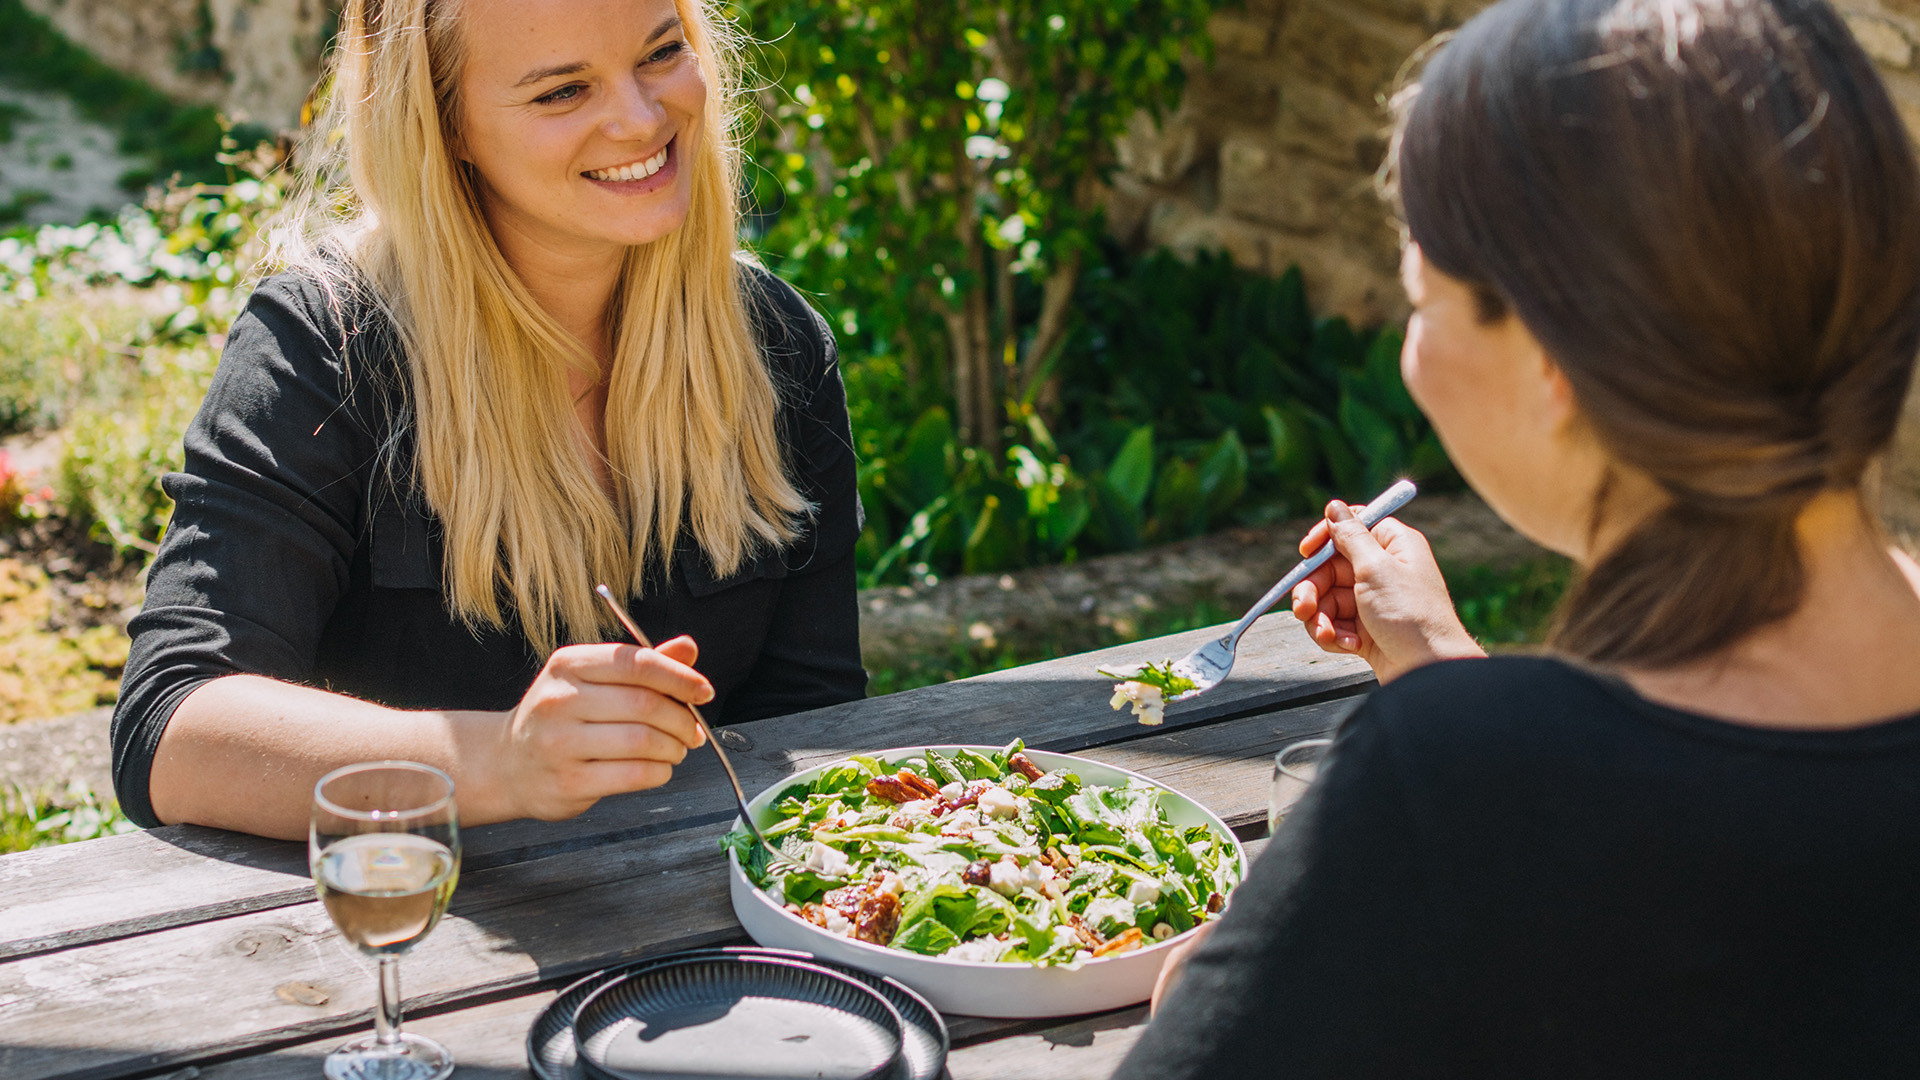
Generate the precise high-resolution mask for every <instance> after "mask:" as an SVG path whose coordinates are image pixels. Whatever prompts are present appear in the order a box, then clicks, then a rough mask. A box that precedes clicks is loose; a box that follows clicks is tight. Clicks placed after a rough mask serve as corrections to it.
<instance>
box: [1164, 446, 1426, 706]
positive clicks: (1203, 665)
mask: <svg viewBox="0 0 1920 1080" xmlns="http://www.w3.org/2000/svg"><path fill="white" fill-rule="evenodd" d="M1417 493H1418V489H1417V488H1415V487H1414V486H1413V481H1411V480H1402V481H1400V482H1399V483H1397V484H1395V485H1393V486H1392V487H1390V488H1388V489H1387V490H1385V491H1383V492H1381V493H1380V497H1379V498H1377V499H1375V500H1373V501H1372V502H1370V503H1368V504H1367V505H1365V506H1363V507H1361V508H1360V512H1359V514H1358V515H1357V516H1358V517H1359V518H1360V520H1361V521H1363V522H1365V523H1366V526H1367V528H1369V529H1371V528H1373V527H1374V526H1375V525H1378V524H1380V522H1381V521H1382V520H1384V519H1385V518H1387V517H1388V516H1389V515H1391V514H1392V513H1393V512H1394V511H1395V510H1398V509H1400V508H1401V507H1403V506H1405V505H1407V503H1408V502H1410V501H1411V500H1412V499H1413V497H1414V495H1415V494H1417ZM1331 558H1333V541H1332V540H1328V541H1327V542H1326V543H1325V544H1323V545H1321V547H1320V550H1319V551H1316V552H1314V553H1313V554H1312V555H1309V556H1307V557H1306V558H1305V559H1302V560H1301V561H1300V564H1299V565H1298V566H1295V567H1294V568H1293V569H1291V570H1289V571H1287V576H1286V577H1283V578H1281V579H1280V580H1279V581H1278V582H1276V583H1275V584H1274V586H1273V588H1271V589H1268V590H1267V594H1266V595H1265V596H1262V597H1261V598H1260V600H1259V602H1257V603H1255V604H1254V605H1253V606H1252V607H1251V608H1248V609H1247V613H1246V614H1245V615H1242V616H1240V621H1239V622H1237V623H1234V624H1233V629H1231V630H1229V631H1227V633H1226V636H1225V637H1221V638H1217V639H1215V640H1213V641H1209V642H1207V643H1206V644H1205V645H1202V646H1200V647H1199V648H1197V649H1195V650H1193V651H1192V652H1190V653H1188V654H1187V655H1185V656H1183V657H1181V658H1180V659H1178V660H1175V661H1174V662H1173V672H1174V674H1176V675H1183V676H1185V677H1187V678H1189V679H1192V680H1193V682H1194V687H1193V689H1191V690H1183V691H1181V692H1180V693H1178V694H1176V695H1174V696H1173V697H1170V698H1168V699H1167V701H1168V702H1175V701H1185V700H1187V699H1188V698H1190V697H1194V696H1196V695H1199V694H1204V693H1206V692H1207V691H1209V690H1211V689H1213V688H1214V687H1216V686H1219V685H1220V682H1221V680H1223V679H1225V678H1226V677H1227V673H1228V672H1230V671H1232V670H1233V655H1234V650H1235V649H1237V648H1239V646H1240V635H1242V634H1244V633H1246V632H1247V629H1248V628H1249V627H1251V626H1252V625H1253V623H1254V620H1256V619H1258V618H1259V617H1260V616H1262V615H1265V614H1266V613H1267V609H1268V608H1270V607H1272V606H1273V605H1275V604H1277V603H1279V602H1280V598H1281V597H1283V596H1285V595H1287V594H1288V593H1291V592H1292V591H1293V587H1294V586H1295V585H1298V584H1300V583H1301V582H1302V581H1305V580H1306V579H1307V575H1308V574H1311V573H1313V572H1314V571H1315V570H1318V569H1320V567H1322V566H1324V565H1326V561H1327V560H1328V559H1331Z"/></svg>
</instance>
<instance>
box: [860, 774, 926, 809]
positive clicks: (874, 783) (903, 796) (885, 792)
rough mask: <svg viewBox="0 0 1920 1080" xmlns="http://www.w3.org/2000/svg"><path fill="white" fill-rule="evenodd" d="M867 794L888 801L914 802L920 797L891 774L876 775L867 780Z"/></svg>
mask: <svg viewBox="0 0 1920 1080" xmlns="http://www.w3.org/2000/svg"><path fill="white" fill-rule="evenodd" d="M867 794H869V795H871V796H873V797H874V798H876V799H885V800H887V801H888V802H890V803H907V802H914V801H915V800H917V799H919V798H921V796H920V795H918V794H916V793H915V792H914V790H913V789H912V788H910V787H908V786H907V785H905V784H903V783H901V782H900V781H899V779H898V778H896V777H892V776H876V777H874V778H873V779H871V780H869V781H867Z"/></svg>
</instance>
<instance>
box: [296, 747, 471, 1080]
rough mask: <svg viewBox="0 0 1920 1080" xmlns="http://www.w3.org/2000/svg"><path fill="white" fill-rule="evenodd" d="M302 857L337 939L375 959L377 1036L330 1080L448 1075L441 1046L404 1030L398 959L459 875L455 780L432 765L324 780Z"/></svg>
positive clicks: (422, 1079)
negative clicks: (377, 975) (307, 862)
mask: <svg viewBox="0 0 1920 1080" xmlns="http://www.w3.org/2000/svg"><path fill="white" fill-rule="evenodd" d="M308 856H309V859H310V860H311V863H312V866H313V883H314V888H315V889H316V890H317V891H318V892H319V894H320V901H321V903H322V904H324V905H325V906H326V909H327V914H328V915H329V916H330V917H331V918H332V919H333V925H334V926H335V927H336V928H338V929H339V931H340V936H341V937H343V938H345V939H346V940H347V941H348V942H350V943H351V944H353V945H354V946H355V947H356V948H358V949H359V950H360V951H361V952H363V953H366V954H367V955H369V956H373V957H376V958H377V959H378V961H379V965H380V1010H379V1012H378V1013H376V1014H375V1020H374V1031H373V1034H371V1035H368V1036H364V1037H362V1038H359V1039H356V1040H354V1041H353V1042H350V1043H347V1044H346V1045H345V1046H342V1047H340V1048H338V1049H336V1050H335V1051H334V1052H333V1053H332V1054H330V1055H328V1056H327V1060H326V1066H325V1072H326V1075H327V1076H328V1077H329V1078H331V1080H444V1078H445V1077H446V1076H448V1075H449V1074H451V1073H452V1072H453V1055H452V1054H451V1053H449V1052H448V1051H447V1048H446V1047H444V1046H441V1045H440V1044H439V1043H437V1042H434V1041H433V1040H432V1039H429V1038H426V1037H424V1036H421V1035H409V1034H407V1033H405V1032H403V1031H401V1030H400V955H401V954H402V953H404V952H406V951H407V950H408V949H410V948H412V947H413V945H414V943H415V942H417V941H419V940H420V939H421V938H423V937H426V936H427V933H428V931H430V930H432V929H433V927H434V924H436V923H438V922H439V921H440V916H441V914H442V913H444V912H445V911H446V910H447V901H448V900H450V899H451V898H452V897H453V889H454V885H455V884H456V883H457V882H458V881H459V878H460V824H459V815H458V814H457V812H456V811H455V809H454V803H453V781H452V780H451V779H449V778H448V777H447V774H446V773H443V772H441V771H440V770H439V769H436V768H434V767H432V766H431V765H420V764H416V763H414V762H410V761H372V762H366V763H364V764H360V765H348V766H346V767H345V768H342V769H336V770H334V771H333V772H330V773H328V774H327V775H326V776H324V777H322V778H321V780H320V783H319V784H317V785H315V787H314V791H313V828H312V831H311V833H310V834H309V840H308Z"/></svg>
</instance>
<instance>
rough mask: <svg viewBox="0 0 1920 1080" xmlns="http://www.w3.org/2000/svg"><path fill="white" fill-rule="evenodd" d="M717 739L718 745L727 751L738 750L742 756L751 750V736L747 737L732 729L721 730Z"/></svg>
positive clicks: (743, 733)
mask: <svg viewBox="0 0 1920 1080" xmlns="http://www.w3.org/2000/svg"><path fill="white" fill-rule="evenodd" d="M719 739H720V745H722V746H724V747H726V748H727V749H729V750H738V751H739V752H741V753H743V754H744V753H746V752H747V751H749V750H751V749H753V736H751V735H748V734H747V733H746V732H744V731H735V730H734V729H732V728H721V729H720V733H719Z"/></svg>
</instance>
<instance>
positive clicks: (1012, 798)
mask: <svg viewBox="0 0 1920 1080" xmlns="http://www.w3.org/2000/svg"><path fill="white" fill-rule="evenodd" d="M1163 794H1164V792H1163V791H1162V789H1160V788H1158V787H1153V786H1149V785H1145V784H1141V783H1138V782H1132V783H1128V784H1126V785H1123V786H1108V785H1102V784H1084V783H1082V782H1081V780H1080V777H1079V776H1077V775H1075V774H1074V773H1073V772H1071V771H1069V770H1065V769H1057V770H1054V771H1051V772H1049V771H1045V770H1042V769H1041V768H1039V766H1037V765H1035V764H1034V762H1033V761H1032V760H1031V759H1030V758H1028V757H1027V755H1026V754H1025V753H1024V752H1023V747H1022V745H1021V743H1020V742H1019V741H1018V740H1015V741H1014V742H1013V744H1012V745H1010V746H1007V747H1006V748H1004V749H1002V750H1000V751H998V752H994V753H982V752H979V751H974V750H969V749H965V748H962V749H960V750H957V751H954V752H953V753H951V754H945V753H941V752H938V751H935V750H924V751H918V752H915V753H912V754H911V755H909V756H907V757H905V758H903V759H901V760H897V761H891V762H886V761H880V760H878V759H876V758H872V757H865V756H860V755H855V756H853V757H851V758H849V759H847V760H846V761H842V762H839V763H836V764H834V765H833V766H831V767H829V768H827V769H826V770H824V771H823V772H821V773H820V775H819V776H818V777H817V778H816V779H814V780H813V781H812V782H811V783H806V784H796V785H794V786H793V787H791V788H789V789H787V790H786V791H784V792H781V793H780V797H779V798H777V799H776V800H774V803H773V811H774V815H775V816H774V818H773V819H772V823H771V824H770V825H768V826H765V827H763V830H762V831H763V832H765V834H766V836H767V840H768V841H769V842H770V843H772V844H774V845H776V846H777V847H779V848H780V849H781V851H782V852H783V853H785V854H787V855H791V856H793V858H794V859H795V860H797V861H798V862H799V863H801V864H802V866H796V865H793V864H789V863H783V862H780V861H778V860H775V859H773V858H771V857H770V856H769V855H768V854H767V852H766V850H765V849H763V848H761V847H760V845H758V844H756V843H754V841H753V837H752V835H751V834H749V833H747V832H746V831H745V830H744V829H736V830H734V831H733V832H730V833H728V834H727V835H726V837H725V838H724V839H723V840H722V841H721V844H722V846H723V847H726V848H730V849H731V850H732V851H733V852H734V853H735V855H736V856H737V857H738V858H739V860H740V864H741V866H742V867H743V868H744V869H745V871H746V874H747V876H748V878H749V880H751V881H752V882H753V883H754V884H755V885H756V886H758V887H759V888H761V889H762V890H764V891H765V892H766V893H767V894H768V895H769V896H771V897H772V898H773V899H774V901H775V902H776V903H779V904H781V905H782V906H783V907H785V908H786V910H787V911H788V912H789V913H791V914H793V915H794V916H796V917H798V918H801V919H804V920H806V921H807V922H810V923H812V924H814V925H815V926H818V927H820V928H821V929H824V930H826V931H828V932H830V933H835V934H840V935H842V936H845V937H850V938H854V939H856V940H859V941H866V942H870V943H872V944H875V945H884V946H888V947H891V948H895V949H903V950H906V951H909V952H915V953H920V954H922V955H925V956H940V957H945V958H947V959H950V960H972V961H980V962H1002V963H1028V964H1040V965H1047V966H1052V965H1072V964H1077V963H1081V962H1083V961H1086V960H1089V959H1093V958H1097V957H1104V956H1112V955H1116V954H1118V953H1123V952H1128V951H1131V950H1133V949H1137V948H1141V947H1143V946H1145V945H1150V944H1152V943H1153V942H1154V941H1155V940H1164V939H1166V938H1169V937H1172V936H1173V935H1175V934H1178V933H1181V932H1183V931H1186V930H1189V929H1191V928H1193V927H1194V926H1196V925H1198V924H1200V923H1202V922H1205V921H1206V920H1207V919H1210V918H1212V917H1213V916H1214V915H1216V914H1218V913H1219V912H1220V910H1221V908H1222V907H1223V906H1224V905H1225V902H1226V894H1227V893H1228V892H1229V891H1230V890H1231V889H1232V888H1233V886H1234V885H1235V884H1236V883H1238V881H1239V879H1240V860H1239V856H1238V854H1237V853H1236V850H1235V847H1234V845H1233V842H1232V841H1231V840H1230V839H1229V838H1227V837H1225V836H1222V835H1220V834H1219V833H1217V832H1215V831H1214V830H1213V829H1211V828H1209V827H1207V826H1206V825H1194V826H1190V827H1187V828H1181V827H1179V826H1177V825H1174V824H1172V823H1171V822H1169V821H1168V820H1167V815H1166V811H1165V810H1164V809H1163V808H1162V807H1161V805H1160V799H1161V796H1162V795H1163ZM803 867H804V868H803Z"/></svg>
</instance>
